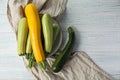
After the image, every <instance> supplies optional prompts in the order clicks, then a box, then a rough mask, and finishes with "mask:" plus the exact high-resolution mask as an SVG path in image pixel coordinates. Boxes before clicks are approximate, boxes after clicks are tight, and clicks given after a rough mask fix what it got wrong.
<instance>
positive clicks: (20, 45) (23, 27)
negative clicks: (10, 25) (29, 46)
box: [17, 17, 28, 56]
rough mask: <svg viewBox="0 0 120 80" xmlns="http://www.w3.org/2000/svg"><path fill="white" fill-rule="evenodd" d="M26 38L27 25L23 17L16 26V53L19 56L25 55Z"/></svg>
mask: <svg viewBox="0 0 120 80" xmlns="http://www.w3.org/2000/svg"><path fill="white" fill-rule="evenodd" d="M27 36H28V24H27V19H26V18H25V17H24V18H22V19H21V20H20V21H19V26H18V36H17V39H18V41H17V51H18V54H19V55H20V56H21V55H24V54H25V53H26V43H27Z"/></svg>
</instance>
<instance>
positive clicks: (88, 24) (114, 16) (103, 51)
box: [0, 0, 120, 80]
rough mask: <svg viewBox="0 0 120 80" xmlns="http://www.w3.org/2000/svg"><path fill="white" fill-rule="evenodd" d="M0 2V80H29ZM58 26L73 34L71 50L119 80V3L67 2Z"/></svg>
mask: <svg viewBox="0 0 120 80" xmlns="http://www.w3.org/2000/svg"><path fill="white" fill-rule="evenodd" d="M6 5H7V0H0V80H32V77H31V75H30V74H29V72H28V71H27V70H26V68H25V67H24V63H23V61H22V58H20V57H19V56H18V55H17V51H16V40H15V34H14V33H13V31H12V29H11V26H10V24H9V22H8V19H7V16H6V9H7V7H6ZM60 19H61V21H60V24H61V25H62V30H63V31H65V29H66V26H69V25H70V26H72V27H73V28H74V29H75V32H76V45H75V49H74V50H82V51H85V52H86V53H87V54H88V55H89V56H90V57H91V58H92V59H93V60H94V61H95V62H96V63H97V64H98V65H99V66H100V67H101V68H102V69H104V70H105V71H106V72H108V73H109V74H111V75H112V76H113V77H115V78H116V79H117V80H120V0H68V4H67V10H66V12H65V13H64V14H63V15H62V16H61V18H60ZM64 34H66V32H64Z"/></svg>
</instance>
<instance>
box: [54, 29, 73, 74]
mask: <svg viewBox="0 0 120 80" xmlns="http://www.w3.org/2000/svg"><path fill="white" fill-rule="evenodd" d="M67 30H68V33H69V39H68V41H67V43H66V45H65V47H64V48H63V50H62V51H61V52H60V53H59V55H58V56H57V57H56V59H55V61H54V62H53V65H52V70H53V71H54V72H59V71H60V70H61V69H62V67H63V66H64V64H65V61H66V59H67V58H68V56H69V54H70V50H71V49H72V46H73V43H74V37H75V35H74V30H73V29H72V28H71V27H69V28H68V29H67Z"/></svg>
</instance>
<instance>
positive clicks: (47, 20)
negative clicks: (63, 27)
mask: <svg viewBox="0 0 120 80" xmlns="http://www.w3.org/2000/svg"><path fill="white" fill-rule="evenodd" d="M42 29H43V35H44V41H45V42H44V43H45V51H46V52H47V53H50V52H51V50H52V45H53V25H52V17H51V16H50V15H49V14H44V15H43V16H42Z"/></svg>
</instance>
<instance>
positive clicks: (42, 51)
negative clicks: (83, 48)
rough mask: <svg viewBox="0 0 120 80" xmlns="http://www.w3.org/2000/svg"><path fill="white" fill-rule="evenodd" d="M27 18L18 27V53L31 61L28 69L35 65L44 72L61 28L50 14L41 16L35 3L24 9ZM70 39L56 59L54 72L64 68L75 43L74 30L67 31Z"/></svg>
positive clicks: (53, 67) (70, 28)
mask: <svg viewBox="0 0 120 80" xmlns="http://www.w3.org/2000/svg"><path fill="white" fill-rule="evenodd" d="M24 13H25V16H24V17H22V18H21V20H20V21H19V25H18V34H17V35H18V37H17V40H18V41H17V51H18V55H19V56H25V57H26V59H27V60H28V61H29V64H28V67H29V68H32V67H33V66H34V65H35V63H37V64H38V65H39V67H40V68H41V69H42V70H45V69H46V64H47V62H46V58H47V57H50V56H49V55H51V53H52V50H53V47H54V45H55V41H56V40H57V38H58V37H59V34H60V32H61V30H60V26H59V24H58V23H57V21H55V19H54V18H52V17H51V16H50V15H49V14H47V13H45V14H43V15H41V16H39V13H38V10H37V8H36V6H35V5H34V4H33V3H29V4H27V5H26V6H25V8H24ZM67 31H68V34H69V39H68V41H67V43H66V44H65V46H64V48H63V49H62V50H61V51H60V53H59V54H58V55H57V56H56V57H55V61H54V62H53V65H52V68H51V69H52V70H53V71H54V72H59V71H60V70H61V69H62V67H63V66H64V64H65V62H66V60H67V58H68V56H69V55H70V50H71V49H72V46H73V43H74V36H75V35H74V30H73V29H72V27H68V29H67Z"/></svg>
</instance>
